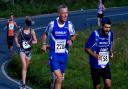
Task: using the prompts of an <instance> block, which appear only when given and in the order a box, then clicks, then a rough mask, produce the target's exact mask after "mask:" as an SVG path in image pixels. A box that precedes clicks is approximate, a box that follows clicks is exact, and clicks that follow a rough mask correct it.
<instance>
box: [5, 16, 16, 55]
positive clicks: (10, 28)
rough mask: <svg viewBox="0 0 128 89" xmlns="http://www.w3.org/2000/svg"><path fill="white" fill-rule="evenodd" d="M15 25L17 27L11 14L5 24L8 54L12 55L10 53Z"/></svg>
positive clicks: (11, 51)
mask: <svg viewBox="0 0 128 89" xmlns="http://www.w3.org/2000/svg"><path fill="white" fill-rule="evenodd" d="M15 27H16V28H18V26H17V24H16V22H15V21H14V17H13V15H11V16H10V18H9V20H8V22H7V24H6V28H7V44H8V49H9V53H10V56H12V53H13V40H14V30H15Z"/></svg>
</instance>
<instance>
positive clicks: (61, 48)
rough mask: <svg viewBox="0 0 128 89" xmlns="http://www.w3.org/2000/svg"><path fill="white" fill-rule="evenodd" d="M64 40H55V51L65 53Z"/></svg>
mask: <svg viewBox="0 0 128 89" xmlns="http://www.w3.org/2000/svg"><path fill="white" fill-rule="evenodd" d="M65 45H66V40H56V41H55V53H65Z"/></svg>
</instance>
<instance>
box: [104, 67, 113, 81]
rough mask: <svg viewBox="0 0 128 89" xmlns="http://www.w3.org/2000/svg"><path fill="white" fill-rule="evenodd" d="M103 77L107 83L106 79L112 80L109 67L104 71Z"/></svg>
mask: <svg viewBox="0 0 128 89" xmlns="http://www.w3.org/2000/svg"><path fill="white" fill-rule="evenodd" d="M102 77H103V80H104V81H105V80H106V79H109V80H111V71H110V68H109V66H106V67H105V68H104V69H103V70H102Z"/></svg>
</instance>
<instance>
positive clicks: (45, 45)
mask: <svg viewBox="0 0 128 89" xmlns="http://www.w3.org/2000/svg"><path fill="white" fill-rule="evenodd" d="M46 39H47V33H46V32H44V34H43V37H42V43H43V44H42V47H41V49H42V50H43V51H44V52H46V49H47V44H46Z"/></svg>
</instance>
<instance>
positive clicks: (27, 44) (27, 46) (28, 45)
mask: <svg viewBox="0 0 128 89" xmlns="http://www.w3.org/2000/svg"><path fill="white" fill-rule="evenodd" d="M22 45H23V48H24V49H28V48H30V47H31V45H30V44H29V42H28V41H23V43H22Z"/></svg>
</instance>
